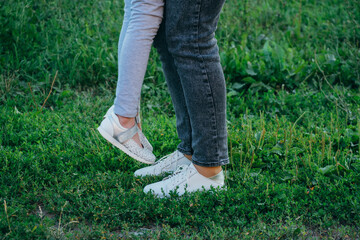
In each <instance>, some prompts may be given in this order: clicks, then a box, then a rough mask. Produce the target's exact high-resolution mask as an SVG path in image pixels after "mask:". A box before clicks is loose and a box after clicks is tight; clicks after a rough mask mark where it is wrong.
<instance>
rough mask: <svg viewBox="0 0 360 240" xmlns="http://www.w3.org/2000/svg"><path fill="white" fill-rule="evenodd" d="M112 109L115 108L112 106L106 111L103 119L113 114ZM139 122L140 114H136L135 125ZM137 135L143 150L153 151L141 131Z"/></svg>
mask: <svg viewBox="0 0 360 240" xmlns="http://www.w3.org/2000/svg"><path fill="white" fill-rule="evenodd" d="M114 108H115V106H114V105H112V106H111V107H110V108H109V109H108V110H107V112H106V114H105V116H104V118H106V117H107V116H108V115H110V114H111V113H114ZM139 109H140V106H139ZM140 121H141V118H140V114H139V113H138V115H136V117H135V122H136V124H139V123H140ZM138 134H139V138H140V142H141V144H142V145H143V146H144V148H147V149H149V150H150V151H151V152H152V151H154V148H153V146H152V145H151V143H150V142H149V140H148V139H147V138H146V137H145V135H144V133H143V132H142V131H141V129H139V131H138Z"/></svg>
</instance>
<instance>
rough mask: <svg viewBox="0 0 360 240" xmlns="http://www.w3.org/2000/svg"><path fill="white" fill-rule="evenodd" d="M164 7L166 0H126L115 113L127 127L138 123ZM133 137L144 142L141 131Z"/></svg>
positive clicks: (120, 44) (119, 52)
mask: <svg viewBox="0 0 360 240" xmlns="http://www.w3.org/2000/svg"><path fill="white" fill-rule="evenodd" d="M163 9H164V1H163V0H125V7H124V20H123V25H122V28H121V33H120V37H119V44H118V82H117V88H116V98H115V101H114V113H115V114H116V115H117V116H118V118H119V122H120V124H121V125H122V126H123V127H125V128H130V127H132V126H134V125H135V116H136V115H137V114H138V113H139V101H140V93H141V86H142V84H143V80H144V76H145V71H146V67H147V62H148V59H149V53H150V49H151V45H152V43H153V39H154V37H155V35H156V33H157V31H158V29H159V26H160V23H161V21H162V18H163ZM139 127H140V126H139ZM133 139H134V140H135V142H136V143H138V144H139V145H141V143H140V139H139V136H138V135H137V134H136V135H135V136H134V137H133Z"/></svg>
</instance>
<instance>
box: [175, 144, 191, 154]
mask: <svg viewBox="0 0 360 240" xmlns="http://www.w3.org/2000/svg"><path fill="white" fill-rule="evenodd" d="M177 150H178V151H179V152H181V153H182V154H186V155H190V156H191V155H192V154H193V153H192V151H191V150H186V149H184V148H181V147H180V146H178V147H177Z"/></svg>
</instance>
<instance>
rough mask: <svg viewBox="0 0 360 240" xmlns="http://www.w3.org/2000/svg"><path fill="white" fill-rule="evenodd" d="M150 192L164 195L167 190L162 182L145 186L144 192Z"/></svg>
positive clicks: (159, 195)
mask: <svg viewBox="0 0 360 240" xmlns="http://www.w3.org/2000/svg"><path fill="white" fill-rule="evenodd" d="M148 192H152V193H153V194H154V195H156V196H158V197H164V193H165V190H163V185H162V184H159V183H153V184H149V185H147V186H145V188H144V193H148ZM165 194H166V193H165Z"/></svg>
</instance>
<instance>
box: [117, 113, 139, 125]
mask: <svg viewBox="0 0 360 240" xmlns="http://www.w3.org/2000/svg"><path fill="white" fill-rule="evenodd" d="M116 116H117V117H118V119H119V122H120V125H121V126H123V127H124V128H131V127H133V126H134V125H135V118H134V117H132V118H128V117H123V116H119V115H117V114H116Z"/></svg>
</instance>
